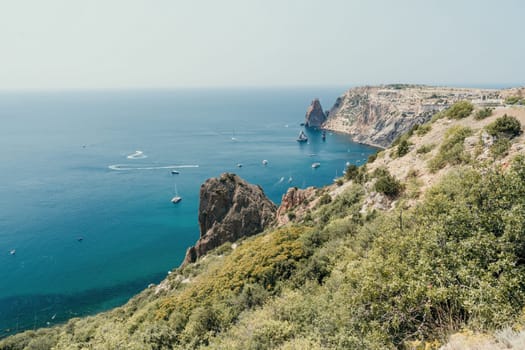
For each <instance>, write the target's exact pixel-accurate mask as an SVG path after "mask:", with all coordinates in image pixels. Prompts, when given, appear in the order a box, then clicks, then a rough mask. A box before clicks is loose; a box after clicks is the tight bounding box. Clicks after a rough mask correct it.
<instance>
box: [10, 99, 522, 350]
mask: <svg viewBox="0 0 525 350" xmlns="http://www.w3.org/2000/svg"><path fill="white" fill-rule="evenodd" d="M330 115H331V113H330ZM509 116H511V117H512V118H511V117H509ZM524 125H525V107H521V106H513V107H508V106H500V107H497V108H496V109H494V110H490V109H483V108H481V107H479V106H472V105H470V104H468V103H465V102H459V103H456V104H454V105H452V106H450V107H449V108H447V109H444V110H443V111H441V112H439V113H438V114H435V115H434V116H433V117H432V118H431V119H429V120H428V121H427V122H426V123H424V124H422V125H418V126H417V127H411V128H408V129H407V132H406V133H405V134H404V135H402V136H400V137H397V138H396V140H394V141H393V142H392V143H393V145H392V146H391V147H390V148H388V149H385V150H383V151H381V152H380V153H379V154H377V156H375V157H371V158H370V159H369V162H368V163H367V164H366V165H364V166H361V167H355V166H349V167H348V168H347V171H346V175H345V177H344V178H341V179H340V180H339V181H337V183H334V184H333V185H331V186H327V187H325V188H321V189H313V188H310V189H306V190H298V189H292V190H290V191H289V192H288V194H287V195H286V197H285V199H286V200H283V206H281V208H279V210H278V212H277V216H278V217H277V220H276V222H275V224H274V225H273V226H272V227H271V228H268V229H266V230H265V231H264V232H262V233H260V234H257V235H254V236H251V237H247V238H243V239H241V240H239V241H237V242H227V243H225V244H223V245H221V246H220V247H218V248H216V249H214V250H213V251H211V252H209V253H208V254H207V255H205V256H203V257H200V258H199V259H198V260H197V261H196V262H195V263H189V264H186V265H185V266H183V267H180V268H177V269H174V270H173V271H172V272H171V273H170V274H169V275H168V276H167V277H166V279H165V280H164V281H162V282H161V283H160V284H159V285H152V286H150V287H149V288H147V289H146V290H144V291H143V292H142V293H140V294H139V295H137V296H136V297H134V298H133V299H131V300H130V301H129V302H128V303H127V304H126V305H124V306H122V307H119V308H116V309H114V310H111V311H109V312H105V313H101V314H99V315H96V316H92V317H86V318H74V319H71V320H70V321H69V322H67V323H66V324H64V325H61V326H57V327H53V328H47V329H40V330H37V331H27V332H24V333H21V334H17V335H15V336H12V337H9V338H6V339H4V340H1V341H0V349H283V350H284V349H396V348H401V349H438V348H440V347H441V348H443V349H469V348H474V347H472V346H473V345H472V346H471V345H469V344H475V346H478V347H477V348H484V349H503V348H505V349H507V348H513V349H522V348H523V344H524V342H525V334H524V333H523V332H522V333H520V332H519V331H518V330H519V329H522V327H523V326H525V313H524V312H523V311H522V310H523V308H524V307H525V181H524V180H525V136H524V134H523V132H522V131H521V130H522V129H523V127H524Z"/></svg>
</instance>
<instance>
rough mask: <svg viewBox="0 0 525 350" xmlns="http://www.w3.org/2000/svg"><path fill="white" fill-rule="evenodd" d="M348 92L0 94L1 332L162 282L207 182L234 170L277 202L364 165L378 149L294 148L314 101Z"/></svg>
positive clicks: (193, 236)
mask: <svg viewBox="0 0 525 350" xmlns="http://www.w3.org/2000/svg"><path fill="white" fill-rule="evenodd" d="M342 92H343V89H340V88H324V89H246V90H233V89H231V90H204V89H194V90H151V91H98V92H85V91H84V92H26V93H15V92H13V93H8V92H3V93H0V118H1V119H0V120H1V121H2V124H1V126H0V156H1V163H2V170H1V172H0V179H1V181H0V198H1V201H0V336H3V335H6V334H9V333H12V332H16V331H17V330H18V331H19V330H23V329H30V328H35V327H40V326H45V325H53V324H56V323H59V322H63V321H64V320H67V319H68V318H71V317H74V316H80V315H86V314H92V313H95V312H98V311H101V310H106V309H108V308H111V307H114V306H116V305H120V304H122V303H124V302H125V301H126V300H127V299H129V297H131V296H132V295H133V294H135V293H137V292H139V291H140V290H142V289H144V288H145V287H146V286H147V285H148V284H149V283H157V282H159V281H160V280H161V279H162V278H164V277H165V276H166V273H167V271H168V270H170V269H172V268H173V267H176V266H178V265H179V264H180V262H181V261H182V259H183V257H184V253H185V251H186V249H187V248H188V246H190V245H192V244H193V243H194V242H195V241H196V240H197V239H198V237H199V231H198V223H197V210H198V195H199V188H200V185H201V183H202V182H203V181H204V180H206V179H207V178H209V177H214V176H218V175H220V174H221V173H223V172H235V173H237V174H239V175H240V176H241V177H243V178H245V179H246V180H248V181H249V182H252V183H257V184H259V185H261V186H262V187H263V188H264V190H265V192H266V194H267V195H268V196H269V197H270V198H271V199H272V200H273V201H274V202H276V203H279V202H280V200H281V196H282V194H283V193H285V192H286V189H287V188H288V187H290V186H298V187H306V186H322V185H325V184H328V183H331V182H332V180H333V178H334V176H336V174H337V175H339V176H341V174H342V170H343V169H344V166H345V163H346V162H348V161H349V162H352V163H357V164H360V163H362V162H364V160H365V159H366V158H367V157H368V155H369V154H371V153H373V152H375V149H373V148H371V147H367V146H364V145H359V144H355V143H352V142H351V141H350V139H349V138H348V137H347V136H345V135H338V134H332V133H329V134H327V138H326V141H325V142H323V141H322V140H321V135H320V134H319V132H316V131H308V135H309V137H310V141H309V143H308V144H299V143H297V142H296V141H295V138H296V137H297V135H298V133H299V131H300V130H301V126H300V125H299V124H300V123H301V122H302V121H303V120H304V113H305V110H306V107H307V105H308V104H309V103H310V101H311V100H312V98H314V97H319V98H320V99H321V103H323V105H324V107H325V108H328V107H329V106H331V105H332V103H333V101H335V99H336V97H337V96H338V95H339V94H341V93H342ZM136 151H141V152H143V154H142V156H138V157H133V156H132V155H133V154H135V152H136ZM264 159H266V160H268V165H267V166H263V165H262V160H264ZM313 162H320V163H321V166H320V167H319V168H318V169H312V168H311V164H312V163H313ZM238 163H242V164H243V167H242V168H238V167H237V166H236V165H237V164H238ZM172 168H176V169H177V170H179V171H180V174H179V175H172V174H171V171H170V170H171V169H172ZM175 186H176V188H177V190H178V193H179V194H180V195H181V196H182V197H183V200H182V202H180V203H179V204H178V205H173V204H172V203H170V199H171V198H172V197H173V196H174V193H175ZM80 237H82V238H83V239H82V241H79V238H80ZM12 249H15V250H16V254H14V255H11V254H10V251H11V250H12Z"/></svg>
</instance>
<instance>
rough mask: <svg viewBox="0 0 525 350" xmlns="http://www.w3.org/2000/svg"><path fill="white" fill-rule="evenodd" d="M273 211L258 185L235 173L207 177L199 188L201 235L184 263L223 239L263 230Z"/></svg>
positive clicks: (215, 245) (234, 238)
mask: <svg viewBox="0 0 525 350" xmlns="http://www.w3.org/2000/svg"><path fill="white" fill-rule="evenodd" d="M276 211H277V207H276V205H275V204H274V203H273V202H272V201H270V200H269V199H268V198H267V197H266V195H265V194H264V191H263V189H262V188H261V187H260V186H257V185H252V184H249V183H247V182H246V181H244V180H243V179H241V178H240V177H239V176H237V175H235V174H230V173H224V174H222V175H221V176H220V177H219V178H211V179H208V180H206V182H204V184H202V185H201V189H200V204H199V227H200V238H199V240H198V241H197V244H195V246H193V247H190V248H189V249H188V250H187V252H186V258H185V259H184V262H183V265H186V264H188V263H192V262H195V261H196V260H197V259H198V258H199V257H201V256H203V255H205V254H206V253H207V252H208V251H210V250H212V249H214V248H216V247H218V246H220V245H222V244H224V243H226V242H232V243H233V242H235V241H237V240H238V239H240V238H242V237H245V236H251V235H254V234H257V233H259V232H262V231H264V229H265V228H266V227H268V226H269V225H270V224H271V223H272V222H273V221H274V219H275V212H276Z"/></svg>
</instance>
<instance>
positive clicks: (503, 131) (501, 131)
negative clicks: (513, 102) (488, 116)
mask: <svg viewBox="0 0 525 350" xmlns="http://www.w3.org/2000/svg"><path fill="white" fill-rule="evenodd" d="M485 129H486V130H487V132H488V133H489V134H490V135H492V136H496V137H509V138H512V137H515V136H518V135H520V134H521V133H522V129H521V124H520V122H519V121H518V119H516V117H512V116H508V115H506V114H505V115H503V116H502V117H499V118H498V119H496V120H495V121H494V122H493V123H490V124H489V125H487V126H486V127H485Z"/></svg>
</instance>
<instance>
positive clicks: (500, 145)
mask: <svg viewBox="0 0 525 350" xmlns="http://www.w3.org/2000/svg"><path fill="white" fill-rule="evenodd" d="M509 149H510V141H509V139H508V138H506V137H501V138H498V139H496V141H494V143H493V144H492V146H490V153H491V154H492V156H493V157H495V158H499V157H503V156H506V155H507V154H508V150H509Z"/></svg>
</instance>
